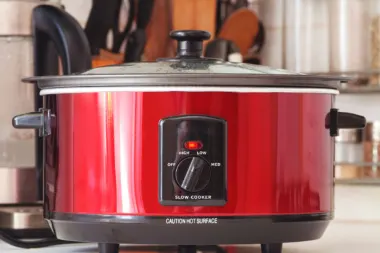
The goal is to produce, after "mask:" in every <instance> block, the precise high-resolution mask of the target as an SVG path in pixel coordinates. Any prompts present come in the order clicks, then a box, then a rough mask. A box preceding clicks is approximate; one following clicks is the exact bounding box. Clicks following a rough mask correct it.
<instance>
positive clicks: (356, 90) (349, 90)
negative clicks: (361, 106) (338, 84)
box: [339, 86, 380, 95]
mask: <svg viewBox="0 0 380 253" xmlns="http://www.w3.org/2000/svg"><path fill="white" fill-rule="evenodd" d="M339 91H340V93H341V94H369V95H370V94H380V86H362V87H360V86H355V87H342V88H340V89H339Z"/></svg>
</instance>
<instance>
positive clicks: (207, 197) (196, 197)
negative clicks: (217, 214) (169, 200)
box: [174, 195, 211, 200]
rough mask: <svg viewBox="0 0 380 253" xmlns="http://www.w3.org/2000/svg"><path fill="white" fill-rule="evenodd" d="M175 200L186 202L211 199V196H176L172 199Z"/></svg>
mask: <svg viewBox="0 0 380 253" xmlns="http://www.w3.org/2000/svg"><path fill="white" fill-rule="evenodd" d="M174 198H175V199H176V200H187V199H211V195H192V196H178V195H176V196H175V197H174Z"/></svg>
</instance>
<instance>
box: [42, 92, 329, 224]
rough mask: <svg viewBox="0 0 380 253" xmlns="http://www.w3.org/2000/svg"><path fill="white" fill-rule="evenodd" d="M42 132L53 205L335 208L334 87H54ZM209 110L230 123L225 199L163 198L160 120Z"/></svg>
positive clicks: (153, 210) (79, 209)
mask: <svg viewBox="0 0 380 253" xmlns="http://www.w3.org/2000/svg"><path fill="white" fill-rule="evenodd" d="M49 97H50V98H51V97H52V96H47V103H46V105H45V106H46V108H48V109H52V111H53V113H54V114H56V116H57V124H56V128H53V132H52V135H50V136H48V137H47V138H46V139H45V141H46V142H45V143H46V155H45V162H46V164H45V197H46V199H45V201H46V203H47V204H48V209H49V210H48V211H50V212H65V213H81V214H119V215H147V216H154V215H162V216H165V215H166V216H167V215H170V216H175V215H180V216H192V215H196V216H202V215H205V216H209V215H217V216H227V215H228V216H231V215H233V216H237V215H249V216H252V215H268V214H271V215H273V214H306V213H320V212H329V211H332V201H333V139H332V138H331V137H330V135H329V130H328V129H325V117H326V115H327V113H328V112H329V110H330V109H331V107H332V105H333V95H328V94H303V93H218V92H212V93H207V92H206V93H201V92H199V93H196V92H193V93H191V92H161V93H159V92H157V93H155V92H113V93H106V92H104V93H87V94H86V93H83V94H61V95H57V96H56V98H57V100H56V101H57V102H56V106H52V105H51V104H50V103H49ZM191 114H197V115H199V114H204V115H209V116H215V117H220V118H223V119H225V120H226V121H227V124H228V148H227V161H228V167H227V171H228V178H227V185H228V189H227V192H228V201H227V204H226V205H225V206H222V207H177V206H162V205H160V203H159V199H158V173H159V169H158V166H159V164H158V163H159V161H158V122H159V120H160V119H162V118H165V117H170V116H178V115H191Z"/></svg>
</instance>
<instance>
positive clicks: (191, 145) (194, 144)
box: [185, 141, 203, 150]
mask: <svg viewBox="0 0 380 253" xmlns="http://www.w3.org/2000/svg"><path fill="white" fill-rule="evenodd" d="M202 147H203V144H202V142H200V141H187V142H185V148H186V149H188V150H198V149H201V148H202Z"/></svg>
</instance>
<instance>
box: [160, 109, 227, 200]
mask: <svg viewBox="0 0 380 253" xmlns="http://www.w3.org/2000/svg"><path fill="white" fill-rule="evenodd" d="M169 120H173V121H178V122H180V121H186V120H189V121H191V120H199V121H204V122H218V123H219V124H223V129H224V133H223V141H224V147H223V149H222V152H223V155H222V160H221V162H222V164H223V184H221V185H220V189H221V190H222V191H223V194H222V196H221V197H219V198H215V196H214V195H215V194H210V195H212V196H213V198H212V199H210V200H202V199H199V200H182V201H181V200H174V199H171V198H166V197H167V196H166V197H165V196H164V187H171V186H172V185H170V183H172V184H173V183H175V184H176V185H178V184H177V182H176V180H174V178H175V176H174V173H175V171H176V170H177V168H178V166H176V168H175V169H174V170H173V181H172V182H170V183H169V182H167V181H165V180H164V176H163V175H164V170H165V169H166V168H165V165H164V164H163V161H164V156H165V154H164V150H165V151H166V152H167V151H168V150H167V149H165V148H164V140H165V139H168V138H167V136H166V137H165V134H164V132H165V131H164V124H165V122H167V121H169ZM158 126H159V131H158V135H159V147H158V149H159V157H158V161H159V178H158V180H159V181H158V186H159V188H158V193H159V194H158V200H159V202H160V204H161V205H165V206H224V205H225V204H226V203H227V176H228V173H227V164H228V161H227V147H228V143H227V132H228V124H227V121H226V120H225V119H223V118H219V117H214V116H208V115H196V114H193V115H180V116H172V117H166V118H162V119H161V120H160V121H159V123H158ZM196 156H197V155H194V154H190V155H187V156H184V157H183V158H182V159H180V160H179V162H178V164H180V163H181V162H182V161H183V160H184V159H186V158H189V157H196ZM201 157H202V156H201ZM202 158H203V159H205V158H204V157H202ZM205 161H207V163H210V161H208V160H207V159H205ZM218 188H219V187H218ZM191 195H197V194H196V193H194V194H192V193H189V196H191ZM200 195H202V194H200Z"/></svg>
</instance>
